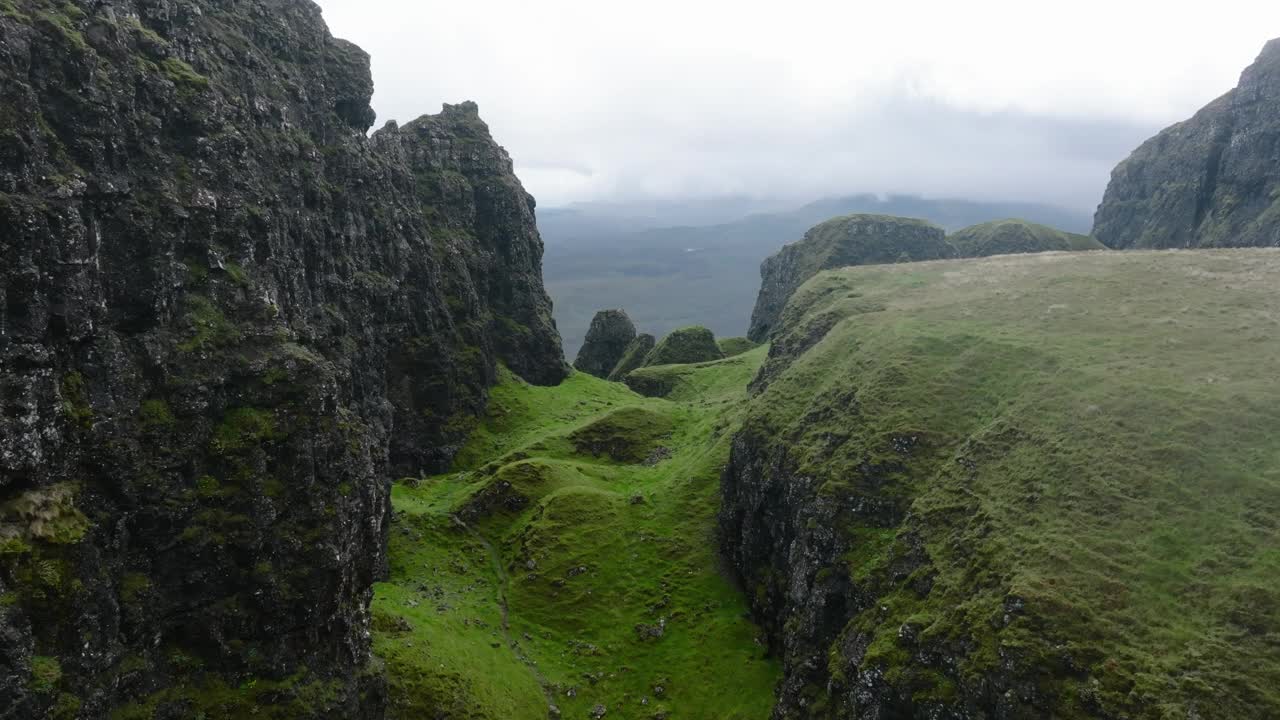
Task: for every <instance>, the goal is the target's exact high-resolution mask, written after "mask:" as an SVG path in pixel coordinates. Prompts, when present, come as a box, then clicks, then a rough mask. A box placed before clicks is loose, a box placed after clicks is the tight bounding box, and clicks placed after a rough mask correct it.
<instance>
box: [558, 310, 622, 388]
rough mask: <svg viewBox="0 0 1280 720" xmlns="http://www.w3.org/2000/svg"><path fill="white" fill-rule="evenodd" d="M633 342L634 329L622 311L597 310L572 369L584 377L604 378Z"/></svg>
mask: <svg viewBox="0 0 1280 720" xmlns="http://www.w3.org/2000/svg"><path fill="white" fill-rule="evenodd" d="M635 339H636V326H635V324H634V323H632V322H631V318H629V317H627V313H626V312H625V311H623V310H601V311H600V312H598V313H596V316H595V317H593V318H591V327H590V329H588V330H587V339H586V341H585V342H584V343H583V344H582V349H581V350H579V351H578V357H577V359H575V360H574V361H573V366H574V367H575V368H577V369H578V370H581V371H582V372H584V373H587V374H588V375H595V376H596V377H598V378H603V377H608V376H609V373H611V372H613V369H614V367H616V366H617V365H618V362H619V361H620V360H622V357H623V356H624V355H625V354H626V353H627V348H628V347H629V346H630V345H631V342H632V341H633V340H635Z"/></svg>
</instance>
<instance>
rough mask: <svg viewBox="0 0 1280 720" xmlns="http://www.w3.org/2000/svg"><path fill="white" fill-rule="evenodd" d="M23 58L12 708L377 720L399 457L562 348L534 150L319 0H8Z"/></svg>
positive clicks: (8, 383) (8, 61) (554, 369)
mask: <svg viewBox="0 0 1280 720" xmlns="http://www.w3.org/2000/svg"><path fill="white" fill-rule="evenodd" d="M0 78H2V79H3V82H0V297H2V298H3V302H0V388H2V393H0V395H2V397H3V403H4V408H3V413H0V717H5V718H27V717H58V718H62V717H66V718H70V717H79V718H86V719H88V718H102V717H106V716H107V715H109V714H110V713H111V712H112V711H113V710H115V709H122V708H123V709H128V710H131V711H134V712H137V713H138V716H142V715H145V716H147V717H151V716H155V717H195V716H202V715H204V714H205V713H206V710H207V711H208V712H209V713H211V714H210V716H211V717H212V716H214V710H213V708H215V707H216V708H217V710H216V713H220V714H219V715H217V716H227V717H229V716H247V715H248V714H249V712H250V710H253V711H254V712H257V711H258V710H259V709H261V708H264V707H267V706H272V707H273V710H272V711H271V714H272V715H273V716H281V717H284V716H288V717H355V718H372V717H377V716H378V715H379V714H380V706H381V702H380V699H379V697H380V689H379V687H380V685H379V681H378V679H377V675H378V673H377V672H376V669H375V668H374V667H373V666H372V665H370V663H369V660H370V655H369V639H368V638H369V636H368V627H367V626H368V616H367V606H368V601H369V597H370V593H371V585H372V583H373V581H374V579H375V577H377V576H378V575H379V573H380V572H381V571H382V567H383V565H384V562H385V544H386V534H387V520H388V509H389V506H388V478H389V477H391V476H392V475H393V474H394V475H404V474H417V473H419V472H435V471H439V470H442V469H443V468H444V467H445V466H446V465H447V464H448V462H449V461H450V459H451V457H452V456H453V454H454V453H455V452H456V450H457V448H458V446H459V444H460V443H461V442H462V440H463V438H464V437H465V435H466V433H467V430H468V428H469V427H470V426H471V423H472V420H473V419H474V418H475V417H476V416H477V414H479V413H480V412H481V411H482V410H483V408H484V406H485V402H486V388H487V387H488V386H489V385H490V384H491V383H492V382H493V381H494V379H495V374H496V365H497V363H498V362H499V361H502V362H504V363H506V364H507V365H508V366H509V367H511V368H512V369H513V370H514V371H516V372H517V373H519V374H521V375H522V376H524V377H525V378H526V379H527V380H529V381H532V382H537V383H554V382H557V381H558V380H560V379H561V378H562V377H564V375H565V372H566V366H565V364H564V362H563V358H562V355H561V351H560V349H559V341H558V337H557V334H556V331H555V328H554V326H553V325H552V322H551V319H550V312H549V310H550V303H549V301H548V299H547V297H546V295H545V293H544V292H543V289H542V283H541V274H540V263H541V253H542V245H541V241H540V239H539V237H538V234H537V230H536V229H535V225H534V203H533V200H532V198H530V197H529V196H528V195H527V194H526V193H525V192H524V191H523V189H522V188H521V187H520V185H519V182H518V181H517V180H516V178H515V176H514V175H513V173H512V167H511V160H510V158H509V157H508V156H507V154H506V152H505V151H503V150H502V148H500V147H499V146H497V145H496V144H495V143H494V142H493V141H492V139H491V138H490V137H489V134H488V130H487V128H486V127H485V125H484V123H483V122H481V121H480V119H479V117H478V115H477V110H476V107H475V105H474V104H470V103H464V104H462V105H457V106H446V107H445V109H444V111H443V112H442V113H441V114H439V115H436V116H431V117H425V118H422V119H420V120H418V121H415V122H413V123H410V124H408V125H405V126H404V127H397V126H396V125H394V124H389V125H388V126H387V127H385V128H384V129H382V130H381V131H379V132H378V133H376V134H375V135H373V136H372V137H368V136H367V135H366V131H367V130H368V129H369V127H370V126H371V124H372V122H373V111H372V110H371V109H370V106H369V99H370V97H371V94H372V91H373V87H372V83H371V80H370V73H369V59H368V57H367V56H366V55H365V54H364V53H363V52H362V51H361V50H360V49H359V48H357V47H355V46H353V45H351V44H350V43H347V42H344V41H342V40H337V39H334V38H333V37H331V36H330V35H329V32H328V30H327V29H326V27H325V24H324V22H323V20H322V18H321V14H320V9H319V8H318V7H317V6H315V5H314V4H312V3H311V2H307V1H306V0H246V1H245V2H237V3H225V2H213V0H192V1H189V2H172V1H171V0H118V1H117V2H113V3H109V4H104V3H90V2H74V3H70V2H69V3H62V4H55V3H45V2H40V1H37V0H16V2H8V3H0Z"/></svg>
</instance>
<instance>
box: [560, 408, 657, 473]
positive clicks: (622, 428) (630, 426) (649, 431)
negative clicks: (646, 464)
mask: <svg viewBox="0 0 1280 720" xmlns="http://www.w3.org/2000/svg"><path fill="white" fill-rule="evenodd" d="M671 428H672V422H671V418H670V417H669V416H667V415H666V414H665V413H658V412H654V411H652V410H646V409H644V408H640V407H624V408H621V409H619V410H614V411H613V412H611V413H609V414H608V415H605V416H604V417H602V418H600V419H599V420H596V421H594V422H592V423H590V424H588V425H585V426H583V427H581V428H579V429H577V430H574V431H573V433H572V434H570V435H569V441H570V442H572V443H573V447H574V448H575V449H576V450H577V451H578V452H579V453H580V454H583V455H592V456H595V457H607V458H610V459H612V460H616V461H617V462H622V463H638V462H640V461H642V460H644V459H645V458H646V457H648V456H649V455H650V453H652V452H653V451H654V450H655V449H657V448H658V446H659V443H660V442H661V441H662V440H664V439H665V438H667V437H668V436H669V435H670V434H671Z"/></svg>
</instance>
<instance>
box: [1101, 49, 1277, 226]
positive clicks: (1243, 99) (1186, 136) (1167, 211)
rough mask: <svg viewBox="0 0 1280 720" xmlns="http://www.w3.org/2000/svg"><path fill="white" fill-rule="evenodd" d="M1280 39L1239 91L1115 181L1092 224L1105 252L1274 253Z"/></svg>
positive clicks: (1170, 132) (1148, 150) (1132, 162)
mask: <svg viewBox="0 0 1280 720" xmlns="http://www.w3.org/2000/svg"><path fill="white" fill-rule="evenodd" d="M1277 135H1280V38H1277V39H1274V40H1271V41H1270V42H1268V43H1267V44H1266V45H1265V46H1264V47H1263V48H1262V52H1261V53H1260V54H1259V55H1258V58H1257V60H1255V61H1254V63H1253V64H1252V65H1250V66H1249V67H1247V68H1245V70H1244V72H1242V73H1241V74H1240V82H1239V84H1238V85H1237V86H1236V87H1235V88H1233V89H1231V90H1229V91H1227V93H1226V94H1225V95H1222V96H1221V97H1219V98H1218V99H1216V100H1214V101H1213V102H1211V103H1209V104H1208V105H1206V106H1205V107H1203V108H1201V109H1200V111H1199V112H1197V113H1196V114H1195V115H1194V116H1192V117H1191V118H1189V119H1187V120H1185V121H1183V122H1179V123H1176V124H1174V125H1173V126H1171V127H1169V128H1166V129H1165V130H1163V131H1161V132H1160V133H1159V134H1158V135H1156V136H1155V137H1153V138H1151V139H1150V140H1147V141H1146V142H1145V143H1143V144H1142V145H1141V146H1140V147H1138V148H1137V149H1136V150H1134V151H1133V153H1132V154H1130V155H1129V157H1127V158H1125V160H1124V161H1122V162H1121V163H1120V164H1119V165H1117V166H1116V167H1115V169H1114V170H1113V171H1112V172H1111V181H1110V182H1109V183H1108V184H1107V190H1106V193H1105V194H1104V195H1103V197H1102V203H1101V204H1100V205H1099V206H1098V211H1097V213H1096V214H1095V215H1094V219H1093V235H1094V237H1096V238H1098V240H1100V241H1102V242H1103V243H1104V244H1105V245H1107V246H1108V247H1112V248H1116V249H1128V248H1194V247H1277V246H1280V144H1277V143H1276V140H1275V138H1276V137H1277Z"/></svg>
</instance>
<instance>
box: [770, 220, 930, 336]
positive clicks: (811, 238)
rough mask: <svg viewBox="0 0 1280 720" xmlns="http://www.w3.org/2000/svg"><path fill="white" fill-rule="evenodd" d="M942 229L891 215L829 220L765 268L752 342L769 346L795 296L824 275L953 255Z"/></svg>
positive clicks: (781, 252) (923, 222) (784, 251)
mask: <svg viewBox="0 0 1280 720" xmlns="http://www.w3.org/2000/svg"><path fill="white" fill-rule="evenodd" d="M953 254H954V253H953V251H952V249H951V246H950V245H948V244H947V241H946V239H945V234H944V233H943V230H942V228H939V227H937V226H934V225H932V224H930V223H928V222H926V221H924V220H916V219H913V218H900V217H892V216H889V215H846V216H844V217H838V218H834V219H831V220H828V221H826V222H824V223H822V224H820V225H818V226H816V227H814V228H812V229H810V230H809V231H808V232H807V233H805V235H804V238H803V239H801V240H800V241H798V242H795V243H792V244H790V245H787V246H786V247H784V248H782V250H780V251H779V252H778V253H776V254H774V255H773V256H771V257H769V258H768V259H766V260H765V261H764V263H763V264H762V265H761V266H760V294H759V295H758V296H757V297H756V306H755V310H754V311H753V312H752V313H751V329H750V330H749V331H748V332H747V337H749V338H750V339H751V340H753V341H755V342H765V341H766V340H768V339H769V336H770V335H771V334H772V333H773V331H774V329H775V326H776V325H777V323H778V319H779V318H780V317H781V315H782V309H783V308H784V307H785V306H786V304H787V300H788V299H789V298H790V297H791V294H792V293H794V292H795V291H796V289H797V288H799V287H800V286H801V285H803V284H804V282H805V281H806V280H808V279H809V278H811V277H813V276H814V275H817V274H818V273H819V272H821V271H823V270H830V269H831V268H838V267H846V266H849V265H872V264H879V263H892V262H905V261H912V260H934V259H937V258H946V257H951V256H952V255H953Z"/></svg>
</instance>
